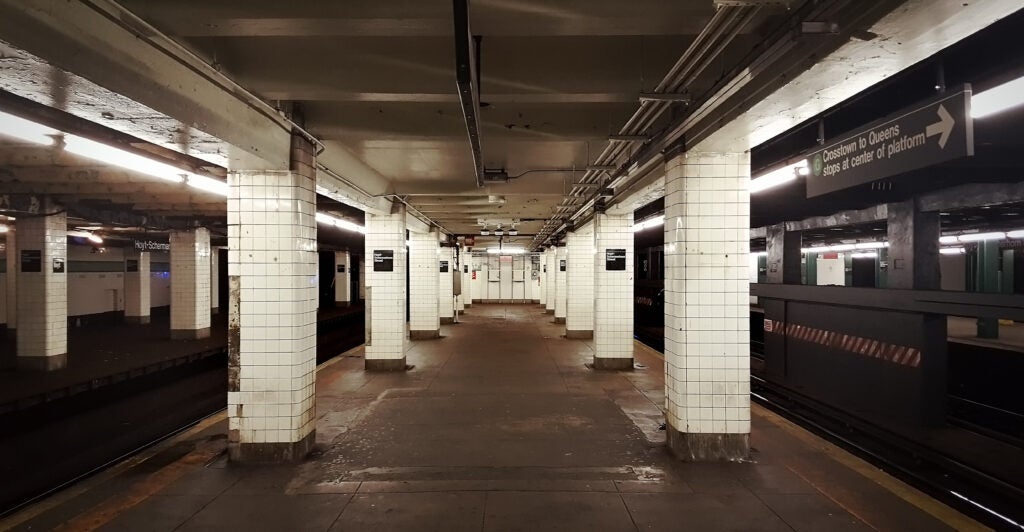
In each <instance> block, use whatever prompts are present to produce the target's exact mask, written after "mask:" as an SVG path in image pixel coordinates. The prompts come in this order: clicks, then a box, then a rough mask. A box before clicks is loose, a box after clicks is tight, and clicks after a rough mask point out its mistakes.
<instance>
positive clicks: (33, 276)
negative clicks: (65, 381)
mask: <svg viewBox="0 0 1024 532" xmlns="http://www.w3.org/2000/svg"><path fill="white" fill-rule="evenodd" d="M44 210H45V211H58V214H52V215H48V216H19V217H18V219H17V221H16V225H17V233H18V236H17V249H18V251H19V253H22V252H24V251H26V250H38V251H40V252H41V253H40V255H41V260H42V263H41V268H40V269H41V270H42V271H40V272H25V271H22V269H21V268H20V264H19V265H18V266H19V267H18V268H16V271H17V272H18V273H17V275H18V280H17V284H18V286H17V290H18V296H17V308H18V310H17V343H18V357H53V356H63V355H65V354H67V351H68V293H67V257H68V250H67V249H68V237H67V215H66V214H65V213H64V212H63V210H60V209H59V206H57V205H54V204H51V203H50V202H49V201H47V202H45V204H44ZM19 256H20V255H19ZM55 261H59V262H60V263H61V264H63V266H64V267H63V271H61V272H54V271H53V270H54V266H55ZM33 366H34V367H41V366H42V365H35V364H34V365H33ZM50 369H55V368H53V367H51V368H50Z"/></svg>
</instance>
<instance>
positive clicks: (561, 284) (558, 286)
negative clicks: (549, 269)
mask: <svg viewBox="0 0 1024 532" xmlns="http://www.w3.org/2000/svg"><path fill="white" fill-rule="evenodd" d="M554 263H555V323H565V304H566V299H565V298H566V292H565V288H566V286H565V276H566V273H567V272H565V271H562V265H564V264H566V259H565V246H564V245H562V246H557V247H556V248H555V260H554Z"/></svg>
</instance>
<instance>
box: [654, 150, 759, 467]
mask: <svg viewBox="0 0 1024 532" xmlns="http://www.w3.org/2000/svg"><path fill="white" fill-rule="evenodd" d="M749 181H750V154H749V153H697V152H690V153H684V154H681V155H678V156H675V157H673V158H671V159H670V160H669V161H668V163H667V164H666V180H665V193H666V194H665V227H664V233H665V395H666V397H665V399H666V412H665V416H666V419H667V421H668V427H667V430H668V444H669V447H670V448H671V450H672V451H673V452H674V453H675V454H676V455H677V456H678V457H680V458H682V459H684V460H698V461H702V460H741V459H745V458H747V456H748V454H749V448H750V444H749V434H750V371H749V370H750V331H749V327H750V320H749V294H750V281H749V278H748V275H749V274H748V269H749V265H748V263H747V261H748V256H749V246H750V242H749V232H750V229H749V228H750V223H749V220H750V214H749V213H750V194H749V192H748V183H749Z"/></svg>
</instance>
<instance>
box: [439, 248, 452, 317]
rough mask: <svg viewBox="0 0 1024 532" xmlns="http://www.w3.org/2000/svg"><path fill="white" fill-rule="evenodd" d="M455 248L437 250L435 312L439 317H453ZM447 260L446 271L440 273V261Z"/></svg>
mask: <svg viewBox="0 0 1024 532" xmlns="http://www.w3.org/2000/svg"><path fill="white" fill-rule="evenodd" d="M454 250H455V248H451V247H442V248H440V249H439V250H438V256H437V257H438V263H437V265H436V266H435V267H434V271H435V272H437V313H438V316H439V317H441V318H454V317H455V294H454V290H455V285H454V282H455V278H454V275H455V273H454V272H455V268H456V266H455V253H454ZM442 260H444V261H448V271H447V272H445V273H441V268H440V261H442Z"/></svg>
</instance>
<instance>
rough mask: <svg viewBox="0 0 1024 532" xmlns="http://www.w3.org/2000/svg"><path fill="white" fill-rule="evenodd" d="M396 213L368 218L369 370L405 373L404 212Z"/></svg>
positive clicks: (367, 320)
mask: <svg viewBox="0 0 1024 532" xmlns="http://www.w3.org/2000/svg"><path fill="white" fill-rule="evenodd" d="M396 211H397V212H395V213H394V214H388V215H374V214H370V213H367V214H366V239H365V243H366V244H365V245H366V251H365V253H363V264H364V266H365V271H364V273H365V275H363V278H364V279H366V311H365V312H366V355H365V357H366V369H367V370H381V371H404V370H405V337H406V334H405V331H406V328H405V268H406V264H407V263H406V260H407V254H406V253H407V252H406V248H405V209H404V207H402V206H398V207H396ZM388 254H390V257H388V256H387V255H388ZM435 308H436V305H435Z"/></svg>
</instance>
